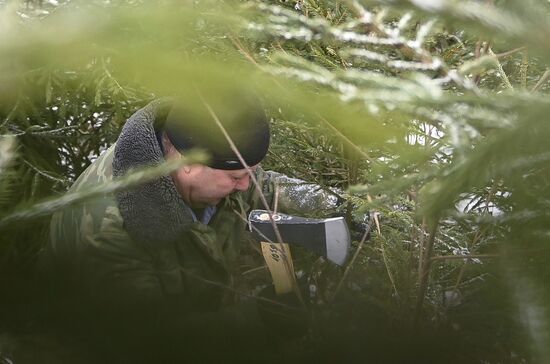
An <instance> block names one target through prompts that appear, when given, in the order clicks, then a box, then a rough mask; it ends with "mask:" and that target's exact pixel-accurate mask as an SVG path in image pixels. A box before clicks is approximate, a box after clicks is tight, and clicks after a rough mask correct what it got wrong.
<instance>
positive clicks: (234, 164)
mask: <svg viewBox="0 0 550 364" xmlns="http://www.w3.org/2000/svg"><path fill="white" fill-rule="evenodd" d="M239 101H240V104H239V105H236V106H235V107H234V108H229V109H228V108H225V112H223V113H219V114H218V113H217V112H216V109H214V110H215V112H216V113H217V116H218V117H219V119H220V121H221V123H222V125H223V126H224V128H225V129H226V130H227V132H228V134H229V136H230V138H231V139H232V141H233V142H234V143H235V145H236V147H237V149H238V150H239V152H240V154H241V155H242V157H243V159H244V161H245V163H246V165H248V166H249V167H251V169H252V171H254V170H255V169H256V168H257V165H258V164H259V163H260V161H261V160H262V159H263V158H264V157H265V154H266V153H267V149H268V147H269V138H270V132H269V123H268V120H267V118H266V116H265V113H264V111H263V109H262V108H261V106H260V104H259V103H258V101H257V100H256V99H253V98H242V99H239ZM200 106H201V105H193V106H191V105H189V103H178V104H175V106H174V107H173V108H172V110H171V111H170V112H169V113H168V116H167V118H166V121H165V123H164V126H163V149H164V154H165V157H166V158H167V159H168V158H178V157H179V156H181V154H184V153H185V152H186V151H187V150H190V149H192V148H201V149H203V150H205V151H206V152H207V153H208V154H210V156H211V159H210V161H209V163H208V164H206V165H203V164H194V165H190V166H186V167H184V168H181V169H180V170H178V171H176V172H174V173H173V174H172V178H173V180H174V183H175V184H176V188H177V189H178V192H179V193H180V195H181V196H182V198H183V199H184V201H186V202H187V203H188V204H189V205H190V206H192V207H204V206H207V205H216V204H217V203H219V202H220V201H221V200H222V199H223V198H224V197H226V196H228V195H229V194H231V193H233V192H237V191H245V190H247V189H248V187H249V185H250V179H249V174H248V171H247V170H246V169H245V166H243V164H242V163H241V162H240V161H239V158H238V157H237V155H235V153H234V152H233V150H232V149H231V147H230V145H229V142H228V141H227V139H226V138H225V136H224V135H223V133H222V132H221V130H220V128H219V127H218V126H217V125H216V123H215V122H214V120H213V118H212V116H211V115H210V114H208V113H205V112H204V110H206V107H205V106H204V105H202V106H203V107H202V108H201V107H200ZM197 109H198V110H197ZM201 109H204V110H201ZM223 109H224V108H222V110H223Z"/></svg>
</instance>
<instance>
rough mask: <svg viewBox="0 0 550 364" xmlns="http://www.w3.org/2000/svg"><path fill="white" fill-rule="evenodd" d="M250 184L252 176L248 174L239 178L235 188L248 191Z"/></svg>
mask: <svg viewBox="0 0 550 364" xmlns="http://www.w3.org/2000/svg"><path fill="white" fill-rule="evenodd" d="M248 186H250V176H249V175H246V176H244V177H243V178H239V180H238V181H237V184H236V185H235V189H236V190H237V191H246V190H248Z"/></svg>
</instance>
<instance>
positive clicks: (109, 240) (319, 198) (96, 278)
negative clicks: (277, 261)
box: [49, 101, 337, 311]
mask: <svg viewBox="0 0 550 364" xmlns="http://www.w3.org/2000/svg"><path fill="white" fill-rule="evenodd" d="M166 108H167V105H166V102H159V101H157V102H153V103H151V104H149V105H147V106H145V107H144V108H142V109H141V110H139V111H137V112H136V113H135V114H134V115H133V116H132V117H130V118H129V119H128V120H127V122H126V124H125V126H124V128H123V130H122V132H121V134H120V136H119V138H118V140H117V143H116V144H115V145H114V146H112V147H110V148H109V149H108V150H107V151H105V152H104V153H103V154H102V155H101V156H100V157H99V158H98V159H97V160H96V161H94V162H93V163H92V165H90V166H89V168H88V169H87V170H86V171H85V172H84V173H83V174H82V175H81V176H80V177H79V178H78V180H77V181H76V182H75V184H74V185H73V186H72V187H71V189H70V191H71V192H74V191H78V190H84V189H86V188H89V187H91V186H95V185H97V184H100V183H103V182H106V181H109V180H111V179H112V178H113V177H119V176H122V175H124V174H125V173H126V172H128V170H130V169H131V168H136V167H142V166H151V165H157V164H159V163H162V162H163V161H164V157H163V154H162V151H161V148H160V146H159V143H158V140H157V138H156V134H155V130H156V129H158V128H159V127H160V126H161V124H162V122H163V118H164V117H165V115H166V112H165V110H166ZM257 177H258V179H259V181H260V183H261V185H262V190H263V193H264V195H265V196H266V198H267V200H268V201H269V202H270V203H271V199H272V196H273V190H274V186H275V184H277V185H278V186H279V187H278V188H279V191H280V193H279V202H278V206H279V210H280V211H281V212H287V213H301V214H324V213H327V212H329V211H331V212H334V208H335V206H336V203H337V201H336V198H335V197H334V196H333V195H332V194H329V193H326V192H323V191H322V190H321V189H320V188H318V187H317V186H316V185H313V184H307V183H304V182H303V181H301V180H297V179H293V178H289V177H286V176H284V175H281V174H278V173H275V172H264V171H262V170H261V169H258V172H257ZM253 208H262V206H259V205H258V195H257V193H256V192H255V188H254V186H253V185H252V184H251V187H250V189H249V190H248V191H246V192H237V193H234V194H232V195H230V196H228V197H226V198H225V199H224V200H223V201H222V202H221V203H220V204H219V205H218V206H217V211H216V213H215V215H214V216H213V217H212V219H211V220H210V222H209V223H208V224H207V225H205V224H203V223H201V222H199V221H195V219H194V218H193V214H192V212H191V210H190V209H189V207H188V206H186V204H185V203H184V201H183V200H182V199H181V198H180V196H179V194H178V192H177V191H176V188H175V185H174V183H173V182H172V179H171V177H169V176H164V177H161V178H158V179H157V180H155V181H153V182H149V183H146V184H143V185H141V186H139V187H136V188H133V189H131V190H128V191H124V192H121V193H117V194H115V195H105V196H103V197H101V198H96V199H93V200H90V201H88V202H85V203H82V204H79V205H75V206H72V207H70V208H67V209H64V210H62V211H60V212H58V213H56V214H54V216H53V217H52V221H51V234H50V237H51V243H50V246H49V250H50V253H51V255H52V256H53V257H54V262H55V263H54V264H55V267H56V268H57V270H58V271H59V272H60V275H61V276H64V277H67V278H68V279H69V280H71V281H72V282H73V283H74V285H75V286H78V288H79V290H80V291H81V292H84V293H85V294H87V295H89V296H90V297H93V298H94V299H95V300H97V301H99V302H103V303H107V304H109V303H110V302H111V301H114V300H118V301H120V302H121V303H129V302H130V303H131V302H141V303H143V302H150V303H151V304H155V303H156V302H165V301H173V302H177V305H178V306H179V307H186V308H189V309H190V310H192V311H211V310H216V309H217V308H218V307H219V305H220V302H221V299H222V295H223V293H224V289H223V288H222V287H224V286H226V287H227V286H230V285H231V282H232V279H231V276H232V273H233V272H234V271H235V267H236V263H237V261H238V258H239V251H240V249H241V246H242V243H243V241H244V240H245V239H246V234H247V232H246V218H247V216H248V213H249V211H250V210H251V209H253ZM266 283H267V282H266Z"/></svg>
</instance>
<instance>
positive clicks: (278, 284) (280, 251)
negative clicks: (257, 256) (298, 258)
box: [261, 241, 296, 295]
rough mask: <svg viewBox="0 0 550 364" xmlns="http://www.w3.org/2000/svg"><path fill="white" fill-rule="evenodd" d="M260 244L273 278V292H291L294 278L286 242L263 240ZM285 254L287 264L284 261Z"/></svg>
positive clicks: (279, 293) (292, 265)
mask: <svg viewBox="0 0 550 364" xmlns="http://www.w3.org/2000/svg"><path fill="white" fill-rule="evenodd" d="M261 244H262V254H263V256H264V259H265V262H266V263H267V267H268V268H269V272H270V273H271V278H272V279H273V285H274V286H275V293H276V294H278V295H281V294H285V293H290V292H292V291H293V288H294V284H295V282H296V280H295V277H294V264H293V263H292V257H291V255H290V248H289V246H288V244H285V243H283V244H279V243H268V242H265V241H262V242H261ZM285 256H286V261H287V262H288V265H287V263H285Z"/></svg>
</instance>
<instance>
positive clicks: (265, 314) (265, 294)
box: [257, 285, 310, 339]
mask: <svg viewBox="0 0 550 364" xmlns="http://www.w3.org/2000/svg"><path fill="white" fill-rule="evenodd" d="M301 291H302V297H303V298H304V301H306V302H304V303H305V305H306V307H305V308H304V307H302V305H301V304H300V300H299V299H298V297H296V295H295V294H294V293H293V292H291V293H287V294H282V295H277V294H275V287H274V286H273V285H270V286H267V287H265V288H264V289H262V291H261V292H260V293H259V294H258V297H259V299H258V301H257V302H258V305H257V307H258V314H259V315H260V318H261V320H262V322H263V323H264V325H265V326H266V328H267V330H268V331H269V332H270V333H274V334H275V335H276V336H279V337H281V338H284V339H294V338H298V337H300V336H303V335H305V334H306V333H307V331H308V328H309V321H310V317H309V310H308V308H309V307H308V306H309V301H308V300H307V297H308V296H307V295H306V294H305V292H304V290H303V289H301Z"/></svg>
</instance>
